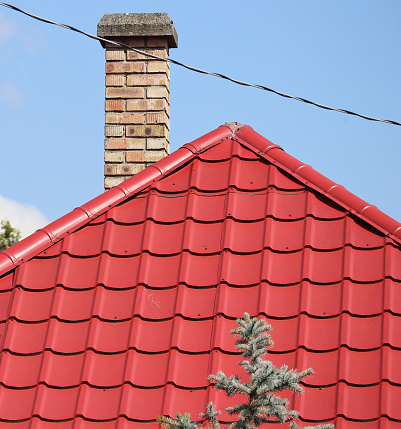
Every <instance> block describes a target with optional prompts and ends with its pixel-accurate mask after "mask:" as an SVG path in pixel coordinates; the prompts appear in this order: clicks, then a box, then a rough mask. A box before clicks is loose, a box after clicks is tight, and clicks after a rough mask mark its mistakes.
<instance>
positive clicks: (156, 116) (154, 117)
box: [146, 112, 170, 129]
mask: <svg viewBox="0 0 401 429" xmlns="http://www.w3.org/2000/svg"><path fill="white" fill-rule="evenodd" d="M146 123H147V124H166V127H167V128H169V129H170V119H169V117H168V116H167V114H166V112H148V113H146Z"/></svg>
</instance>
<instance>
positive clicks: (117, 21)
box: [97, 12, 178, 48]
mask: <svg viewBox="0 0 401 429" xmlns="http://www.w3.org/2000/svg"><path fill="white" fill-rule="evenodd" d="M97 35H98V36H99V37H104V38H105V39H107V38H113V37H151V36H155V37H163V36H164V37H166V38H167V41H168V44H169V48H176V47H177V46H178V35H177V32H176V31H175V28H174V24H173V21H172V20H171V19H170V17H169V16H168V14H167V13H165V12H161V13H106V14H105V15H104V16H103V18H102V19H101V20H100V22H99V24H98V26H97ZM102 44H103V43H102Z"/></svg>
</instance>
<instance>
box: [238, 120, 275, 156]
mask: <svg viewBox="0 0 401 429" xmlns="http://www.w3.org/2000/svg"><path fill="white" fill-rule="evenodd" d="M235 137H236V138H235V139H234V140H237V141H238V139H241V140H243V142H246V143H249V144H250V145H251V146H252V147H253V149H256V151H257V153H258V154H259V155H260V154H265V153H267V152H269V151H270V150H272V149H280V150H283V149H282V148H281V147H280V146H278V145H276V144H274V143H272V142H271V141H270V140H267V139H266V138H265V137H263V136H261V135H260V134H258V133H257V132H256V131H254V130H253V128H251V127H250V126H249V125H244V126H242V127H241V128H240V129H239V130H238V131H237V132H236V134H235Z"/></svg>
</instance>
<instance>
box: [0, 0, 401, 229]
mask: <svg viewBox="0 0 401 429" xmlns="http://www.w3.org/2000/svg"><path fill="white" fill-rule="evenodd" d="M12 4H14V5H15V6H17V7H20V8H22V9H25V10H27V11H29V12H31V13H34V14H37V15H40V16H43V17H46V18H48V19H52V20H55V21H58V22H62V23H66V24H70V25H72V26H75V27H78V28H80V29H82V30H84V31H87V32H89V33H93V34H96V26H97V23H98V22H99V20H100V19H101V17H102V16H103V14H104V13H114V12H167V13H168V14H169V15H170V17H171V19H172V20H173V21H174V24H175V27H176V30H177V32H178V37H179V42H178V49H172V50H171V51H170V56H171V57H172V58H174V59H177V60H178V61H181V62H184V63H187V64H190V65H192V66H195V67H199V68H202V69H206V70H209V71H216V72H220V73H223V74H227V75H229V76H232V77H234V78H237V79H240V80H245V81H248V82H252V83H257V84H262V85H266V86H269V87H271V88H274V89H276V90H278V91H283V92H286V93H289V94H292V95H295V96H299V97H304V98H308V99H311V100H313V101H316V102H320V103H323V104H327V105H330V106H333V107H337V108H345V109H349V110H354V111H356V112H359V113H362V114H366V115H369V116H375V117H380V118H385V119H392V120H395V121H398V122H401V101H400V100H401V85H400V80H399V78H400V76H401V60H400V54H399V46H400V42H401V25H400V20H401V2H400V1H399V0H383V1H381V2H379V1H371V0H353V1H349V0H337V1H335V2H334V1H327V0H326V1H323V0H307V1H306V0H304V1H298V0H282V1H279V2H278V1H271V0H264V1H258V0H257V1H253V2H243V1H241V2H240V1H236V0H231V1H226V0H223V1H216V0H215V1H210V0H204V1H202V2H183V1H182V0H181V1H178V0H170V1H168V2H166V1H165V0H164V1H159V0H152V1H151V2H134V1H126V0H116V1H114V2H110V1H104V0H97V1H85V2H84V1H76V0H69V1H68V2H67V1H63V0H60V1H57V2H49V1H44V0H36V1H34V2H32V1H31V0H14V1H13V2H12ZM0 58H1V60H0V118H1V119H0V120H1V130H2V137H1V148H2V152H1V153H2V164H1V168H0V184H1V185H0V218H4V217H6V216H7V217H8V218H10V220H11V221H12V223H14V224H15V225H16V226H18V227H19V228H20V229H22V232H23V233H24V235H27V234H29V233H31V232H33V231H34V230H35V229H36V228H39V227H42V226H44V225H45V224H46V223H48V222H50V221H53V220H55V219H57V218H58V217H60V216H62V215H64V214H66V213H68V212H69V211H71V210H72V209H74V208H75V207H76V206H79V205H81V204H83V203H85V202H86V201H88V200H90V199H92V198H93V197H95V196H97V195H98V194H100V193H101V192H103V144H104V143H103V139H104V137H103V132H104V50H103V48H102V47H101V45H100V43H99V42H97V41H94V40H90V39H88V38H85V37H83V36H81V35H78V34H76V33H73V32H71V31H67V30H64V29H62V28H59V27H55V26H51V25H48V24H44V23H41V22H38V21H34V20H32V19H30V18H28V17H26V16H24V15H21V14H18V13H16V12H13V11H11V10H9V9H6V8H3V7H0ZM231 121H237V122H241V123H244V124H248V125H251V126H252V127H253V128H254V129H255V131H257V132H259V133H260V134H262V135H263V136H265V137H266V138H268V139H269V140H271V141H272V142H274V143H276V144H278V145H280V146H282V147H283V148H284V150H285V151H286V152H288V153H290V154H291V155H292V156H294V157H296V158H298V159H299V160H301V161H303V162H305V163H307V164H310V165H311V166H312V167H313V168H314V169H315V170H317V171H319V172H320V173H322V174H324V175H325V176H327V177H328V178H330V179H332V180H334V181H335V182H337V183H340V184H341V185H343V186H345V187H346V188H347V189H348V190H349V191H351V192H353V193H354V194H356V195H358V196H359V197H360V198H362V199H364V200H366V201H368V202H369V203H371V204H374V205H376V206H377V207H378V208H379V209H380V210H382V211H384V212H385V213H387V214H388V215H390V216H391V217H393V218H395V219H397V220H398V221H401V198H400V195H401V169H400V160H401V127H397V126H394V125H386V124H382V123H372V122H368V121H366V120H363V119H359V118H355V117H351V116H347V115H344V114H340V113H334V112H328V111H325V110H321V109H317V108H315V107H312V106H308V105H306V104H303V103H299V102H296V101H291V100H287V99H284V98H280V97H278V96H276V95H273V94H270V93H266V92H263V91H260V90H257V89H252V88H244V87H241V86H238V85H234V84H232V83H229V82H226V81H223V80H219V79H216V78H213V77H209V76H203V75H200V74H195V73H193V72H190V71H187V70H184V69H182V68H179V67H177V66H174V65H172V68H171V148H172V150H175V149H177V148H179V147H180V146H182V145H183V144H185V143H186V142H188V141H191V140H193V139H195V138H197V137H199V136H201V135H203V134H205V133H207V132H209V131H211V130H213V129H215V128H216V127H218V126H219V125H221V124H223V123H224V122H231Z"/></svg>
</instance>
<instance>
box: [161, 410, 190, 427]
mask: <svg viewBox="0 0 401 429" xmlns="http://www.w3.org/2000/svg"><path fill="white" fill-rule="evenodd" d="M156 420H157V421H158V422H160V423H161V424H162V425H163V427H164V428H165V429H197V428H198V424H197V423H196V422H193V421H191V415H190V414H189V413H185V414H184V415H182V414H180V413H178V412H177V413H176V418H175V419H173V418H171V417H168V416H160V417H158V418H157V419H156Z"/></svg>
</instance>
